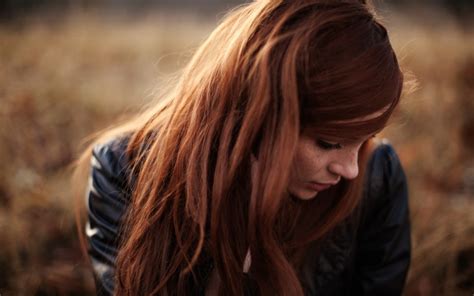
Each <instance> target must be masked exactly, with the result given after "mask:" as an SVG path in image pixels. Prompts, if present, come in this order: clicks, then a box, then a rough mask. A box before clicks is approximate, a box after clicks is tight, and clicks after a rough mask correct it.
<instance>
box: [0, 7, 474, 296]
mask: <svg viewBox="0 0 474 296" xmlns="http://www.w3.org/2000/svg"><path fill="white" fill-rule="evenodd" d="M216 20H217V18H207V20H204V19H202V18H199V17H196V16H193V15H169V14H166V13H162V14H158V13H157V14H153V15H148V16H144V17H141V18H134V19H127V20H124V19H121V18H118V17H110V16H108V17H103V16H98V15H85V14H74V15H70V16H66V17H62V18H60V19H55V18H53V17H51V16H50V17H49V18H48V19H47V20H45V19H39V18H38V19H30V20H28V21H24V22H20V23H12V24H3V25H0V86H1V87H0V143H1V144H0V163H1V164H2V165H1V169H0V238H1V240H0V242H1V247H0V294H1V295H2V296H6V295H88V294H90V295H91V294H92V291H93V281H92V277H91V274H90V272H89V271H88V269H87V266H86V265H85V264H84V263H83V262H82V261H81V255H80V249H79V243H78V239H77V235H76V232H75V226H74V217H73V200H72V194H71V190H70V188H71V184H70V182H69V179H70V175H71V163H72V162H73V160H74V159H75V157H77V156H78V153H79V152H80V149H81V147H83V144H84V139H85V137H86V136H88V135H90V134H91V133H92V132H94V131H97V130H100V129H103V128H106V127H107V126H109V125H111V124H112V123H114V122H117V120H119V119H121V118H126V117H127V116H128V115H130V114H133V113H134V112H136V111H137V110H139V109H140V108H141V107H142V106H143V105H144V104H146V103H147V102H149V101H150V100H151V99H152V98H153V96H154V94H155V93H156V92H159V91H160V89H162V88H163V87H165V86H166V83H167V79H168V77H169V75H173V74H175V73H177V72H176V71H178V70H179V69H180V68H181V67H182V66H183V65H184V64H185V63H186V61H187V60H188V59H189V57H190V55H191V54H192V52H193V50H194V49H195V47H196V46H197V45H198V44H199V42H200V41H202V40H203V39H204V38H205V37H206V35H207V34H208V33H209V32H210V30H211V29H212V27H213V26H214V25H215V23H216ZM386 22H387V26H388V28H389V30H390V31H391V33H392V40H393V43H394V46H395V47H396V49H397V52H398V53H399V55H400V56H402V57H403V59H402V65H403V67H404V68H405V69H406V70H407V71H410V72H412V73H413V74H414V75H415V76H416V78H417V80H418V84H419V86H418V90H417V91H415V92H413V93H411V94H408V95H406V96H405V97H404V99H403V104H402V105H401V107H400V109H399V111H398V113H397V115H396V117H395V118H394V120H393V121H392V122H391V124H390V125H389V127H388V128H387V130H386V131H385V132H384V134H383V135H382V136H385V137H388V138H389V139H390V140H391V142H392V143H393V144H394V146H395V147H396V149H397V151H398V152H399V155H400V158H401V160H402V162H403V164H404V167H405V169H406V172H407V175H408V178H409V182H410V194H411V195H410V205H411V219H412V224H413V238H412V239H413V260H412V264H411V269H410V273H409V279H408V283H407V288H406V295H430V296H433V295H471V294H472V293H473V292H474V148H473V147H474V115H473V114H474V31H469V30H467V29H462V28H460V27H458V26H456V25H455V23H454V22H452V21H448V20H446V21H444V22H443V23H441V24H440V23H436V22H434V21H431V22H428V21H427V19H426V18H425V17H423V16H420V17H418V18H416V17H412V18H409V17H406V16H404V17H401V16H398V17H397V16H392V17H391V18H389V19H387V21H386Z"/></svg>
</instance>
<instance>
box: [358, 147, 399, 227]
mask: <svg viewBox="0 0 474 296" xmlns="http://www.w3.org/2000/svg"><path fill="white" fill-rule="evenodd" d="M407 187H408V185H407V180H406V176H405V172H404V169H403V166H402V163H401V162H400V159H399V157H398V155H397V153H396V151H395V149H394V147H393V146H392V145H391V144H390V143H389V142H388V140H386V139H383V140H380V141H379V142H378V143H376V147H375V149H374V150H373V152H372V155H371V157H370V159H369V162H368V164H367V171H366V176H365V186H364V196H363V199H362V203H363V204H362V207H363V212H364V213H365V214H364V216H365V217H366V218H367V217H373V216H374V215H375V214H376V212H377V211H380V210H381V209H386V210H387V211H388V209H389V208H398V209H400V210H402V209H406V208H407V207H408V189H407Z"/></svg>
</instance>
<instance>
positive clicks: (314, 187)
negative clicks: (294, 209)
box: [307, 182, 334, 191]
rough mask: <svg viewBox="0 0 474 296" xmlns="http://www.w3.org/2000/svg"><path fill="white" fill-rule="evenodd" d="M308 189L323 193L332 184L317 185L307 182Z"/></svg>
mask: <svg viewBox="0 0 474 296" xmlns="http://www.w3.org/2000/svg"><path fill="white" fill-rule="evenodd" d="M307 184H308V188H310V189H311V190H314V191H323V190H326V189H328V188H329V187H331V186H332V185H334V184H328V183H317V182H308V183H307Z"/></svg>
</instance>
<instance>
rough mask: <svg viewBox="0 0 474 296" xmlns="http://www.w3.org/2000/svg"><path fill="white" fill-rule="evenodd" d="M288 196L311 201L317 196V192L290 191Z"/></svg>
mask: <svg viewBox="0 0 474 296" xmlns="http://www.w3.org/2000/svg"><path fill="white" fill-rule="evenodd" d="M290 194H291V195H292V196H293V197H294V198H297V199H299V200H311V199H313V198H315V197H316V195H318V191H308V190H298V191H296V190H295V191H292V190H291V191H290Z"/></svg>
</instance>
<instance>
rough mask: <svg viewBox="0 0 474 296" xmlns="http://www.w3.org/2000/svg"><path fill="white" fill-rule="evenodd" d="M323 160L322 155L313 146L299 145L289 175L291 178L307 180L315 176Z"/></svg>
mask: <svg viewBox="0 0 474 296" xmlns="http://www.w3.org/2000/svg"><path fill="white" fill-rule="evenodd" d="M313 146H314V145H313ZM323 162H324V159H323V157H322V155H320V153H318V151H317V149H316V148H315V147H311V145H300V146H299V147H298V149H297V153H296V155H295V158H294V161H293V165H292V173H291V175H292V177H293V180H299V181H309V180H308V179H311V178H314V177H317V176H316V175H317V173H318V171H319V170H320V169H321V167H322V164H323Z"/></svg>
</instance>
